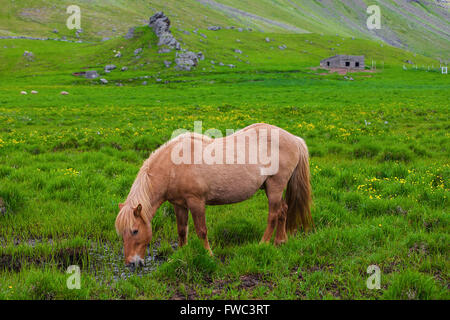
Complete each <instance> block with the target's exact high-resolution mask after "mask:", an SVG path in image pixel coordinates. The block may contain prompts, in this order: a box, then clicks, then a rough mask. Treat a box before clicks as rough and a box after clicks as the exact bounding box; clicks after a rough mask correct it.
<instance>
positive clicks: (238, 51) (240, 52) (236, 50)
mask: <svg viewBox="0 0 450 320" xmlns="http://www.w3.org/2000/svg"><path fill="white" fill-rule="evenodd" d="M234 52H236V53H239V54H242V51H241V50H239V49H234Z"/></svg>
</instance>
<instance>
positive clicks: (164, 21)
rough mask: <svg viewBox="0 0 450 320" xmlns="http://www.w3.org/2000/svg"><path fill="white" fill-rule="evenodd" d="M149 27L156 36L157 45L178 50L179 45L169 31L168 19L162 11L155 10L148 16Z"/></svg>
mask: <svg viewBox="0 0 450 320" xmlns="http://www.w3.org/2000/svg"><path fill="white" fill-rule="evenodd" d="M149 27H150V28H153V31H154V32H155V34H156V36H157V37H158V39H159V40H158V46H163V45H165V46H168V47H169V48H172V49H176V50H180V49H181V45H180V43H179V42H178V40H177V39H175V37H174V36H173V35H172V33H171V32H170V20H169V18H168V17H167V16H166V15H165V14H164V13H163V12H157V13H155V14H154V15H153V16H151V17H150V22H149Z"/></svg>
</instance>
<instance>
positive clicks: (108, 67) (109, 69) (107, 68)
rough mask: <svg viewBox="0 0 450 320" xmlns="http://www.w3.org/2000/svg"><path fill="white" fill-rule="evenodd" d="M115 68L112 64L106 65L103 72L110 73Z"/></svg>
mask: <svg viewBox="0 0 450 320" xmlns="http://www.w3.org/2000/svg"><path fill="white" fill-rule="evenodd" d="M115 68H116V66H115V65H114V64H107V65H106V66H105V71H111V70H114V69H115Z"/></svg>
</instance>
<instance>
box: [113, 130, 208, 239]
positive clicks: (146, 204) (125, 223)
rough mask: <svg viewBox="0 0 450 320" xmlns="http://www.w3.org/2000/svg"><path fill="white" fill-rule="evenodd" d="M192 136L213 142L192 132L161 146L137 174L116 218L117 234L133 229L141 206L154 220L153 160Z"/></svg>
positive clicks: (147, 215)
mask: <svg viewBox="0 0 450 320" xmlns="http://www.w3.org/2000/svg"><path fill="white" fill-rule="evenodd" d="M188 136H192V137H193V138H194V139H205V140H206V141H210V140H211V141H212V139H211V138H209V137H207V136H204V135H201V134H198V133H192V132H186V133H183V134H180V135H179V136H177V137H175V138H173V139H171V140H169V141H167V142H166V143H164V144H163V145H162V146H160V147H159V148H158V149H156V150H155V151H153V152H152V153H151V154H150V156H149V157H148V159H147V160H145V161H144V164H143V165H142V167H141V169H140V170H139V173H138V174H137V177H136V179H135V180H134V182H133V185H132V186H131V190H130V192H129V194H128V196H127V200H126V201H125V203H124V206H123V207H122V209H121V210H120V212H119V214H118V215H117V218H116V223H115V225H116V232H117V234H119V235H122V234H123V232H124V231H125V230H126V229H131V228H132V227H133V224H134V222H135V219H136V218H135V217H134V209H135V208H136V207H137V206H138V205H139V204H140V205H141V206H142V212H143V213H144V214H145V216H146V217H147V218H148V219H149V221H151V220H152V218H153V217H151V214H150V213H151V208H152V205H151V190H152V185H151V179H150V177H151V173H150V165H151V162H152V160H153V159H155V158H156V156H157V155H158V154H160V153H161V152H162V151H164V150H166V149H167V148H168V147H169V146H171V145H172V144H173V143H175V142H177V141H179V140H181V139H183V138H185V137H188Z"/></svg>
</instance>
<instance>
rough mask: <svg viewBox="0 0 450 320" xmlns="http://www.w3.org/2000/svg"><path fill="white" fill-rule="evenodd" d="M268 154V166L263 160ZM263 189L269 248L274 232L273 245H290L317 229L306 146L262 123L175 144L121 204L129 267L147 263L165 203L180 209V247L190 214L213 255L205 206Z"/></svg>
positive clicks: (149, 163) (156, 157)
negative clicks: (293, 236)
mask: <svg viewBox="0 0 450 320" xmlns="http://www.w3.org/2000/svg"><path fill="white" fill-rule="evenodd" d="M192 151H193V152H192ZM181 154H182V156H181ZM269 154H270V155H271V158H270V161H268V160H267V159H266V158H267V157H266V158H265V157H264V155H266V156H267V155H269ZM258 155H259V157H258ZM285 188H286V194H285V199H283V190H284V189H285ZM259 189H264V190H265V192H266V195H267V198H268V202H269V215H268V223H267V228H266V230H265V232H264V235H263V237H262V240H261V242H269V241H270V239H271V237H272V234H273V232H274V229H275V227H276V229H277V230H276V235H275V240H274V242H275V244H280V243H283V242H285V241H286V240H287V232H290V233H294V232H296V231H297V230H299V229H300V228H303V229H304V230H305V231H308V230H310V229H311V227H313V222H312V217H311V212H310V203H311V186H310V173H309V161H308V149H307V146H306V144H305V142H304V141H303V139H301V138H299V137H297V136H294V135H292V134H290V133H289V132H287V131H285V130H283V129H281V128H278V127H276V126H272V125H269V124H264V123H258V124H253V125H250V126H248V127H246V128H244V129H242V130H239V131H237V132H235V133H234V134H232V135H228V136H226V137H220V138H216V139H212V138H209V137H207V136H205V135H201V134H197V133H190V132H188V133H184V134H181V135H179V136H177V137H176V138H173V139H171V140H169V141H168V142H166V143H165V144H164V145H162V146H161V147H160V148H158V149H157V150H156V151H154V152H153V153H152V154H151V155H150V157H149V158H148V159H147V160H146V161H145V162H144V164H143V165H142V167H141V169H140V170H139V173H138V175H137V177H136V180H135V181H134V183H133V185H132V187H131V190H130V193H129V195H128V197H127V199H126V201H125V202H124V203H123V204H122V203H121V204H119V209H120V212H119V214H118V216H117V219H116V223H115V226H116V231H117V233H118V234H119V235H120V236H122V238H123V241H124V253H125V263H126V264H127V265H129V266H137V265H142V264H143V258H144V257H145V254H146V248H147V246H148V244H149V243H150V241H151V239H152V227H151V221H152V219H153V217H154V215H155V213H156V211H157V209H158V208H159V207H160V206H161V204H163V203H164V202H165V201H169V202H170V203H171V204H172V205H173V206H174V211H175V215H176V220H177V227H178V240H179V245H180V246H183V245H185V244H186V242H187V234H188V212H189V211H190V212H191V215H192V218H193V221H194V226H195V231H196V233H197V235H198V237H199V238H200V239H201V240H202V241H203V245H204V247H205V249H207V250H208V251H209V253H210V254H212V252H211V248H210V246H209V243H208V238H207V230H206V221H205V205H221V204H230V203H237V202H241V201H244V200H246V199H249V198H250V197H251V196H252V195H253V194H254V193H255V192H257V191H258V190H259Z"/></svg>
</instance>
